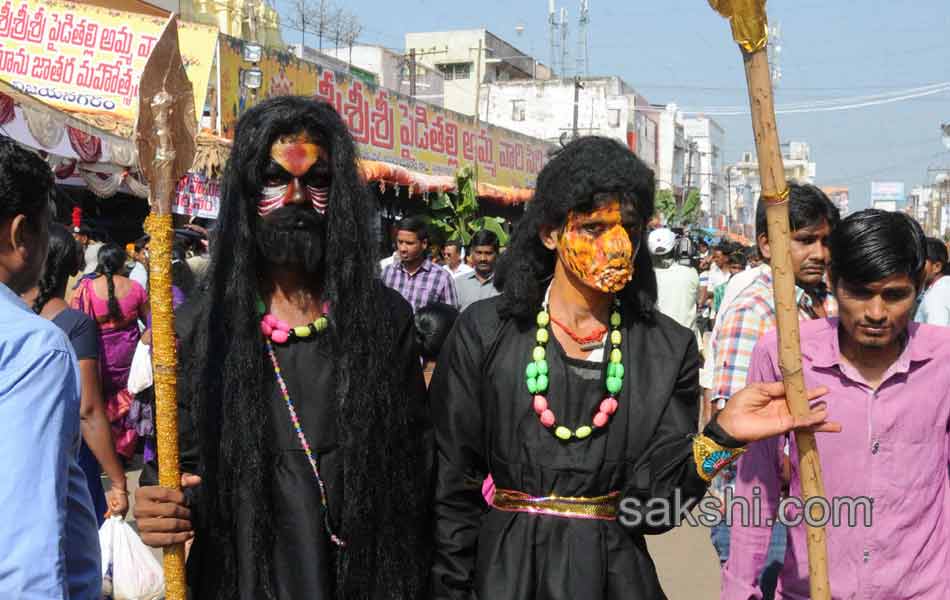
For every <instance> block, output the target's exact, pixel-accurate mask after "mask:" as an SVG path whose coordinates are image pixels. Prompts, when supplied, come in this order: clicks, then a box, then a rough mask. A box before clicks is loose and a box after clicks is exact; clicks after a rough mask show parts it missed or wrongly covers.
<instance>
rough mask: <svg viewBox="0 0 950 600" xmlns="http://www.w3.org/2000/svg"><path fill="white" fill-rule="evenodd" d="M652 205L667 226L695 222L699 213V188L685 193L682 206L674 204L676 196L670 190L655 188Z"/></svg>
mask: <svg viewBox="0 0 950 600" xmlns="http://www.w3.org/2000/svg"><path fill="white" fill-rule="evenodd" d="M654 205H655V206H656V211H657V212H658V213H659V214H660V215H661V216H662V217H663V220H664V221H665V222H666V224H667V226H669V227H677V226H681V225H689V224H691V223H695V222H696V220H697V219H698V218H699V213H700V196H699V190H690V191H689V193H688V194H686V200H685V201H684V202H683V206H681V207H677V206H676V197H675V196H674V195H673V191H672V190H657V192H656V196H655V201H654Z"/></svg>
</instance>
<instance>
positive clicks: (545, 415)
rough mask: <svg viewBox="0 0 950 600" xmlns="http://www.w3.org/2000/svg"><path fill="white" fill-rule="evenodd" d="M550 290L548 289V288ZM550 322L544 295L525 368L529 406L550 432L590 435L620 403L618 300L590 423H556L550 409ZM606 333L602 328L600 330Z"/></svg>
mask: <svg viewBox="0 0 950 600" xmlns="http://www.w3.org/2000/svg"><path fill="white" fill-rule="evenodd" d="M548 291H549V292H550V289H549V290H548ZM550 322H551V314H550V312H549V309H548V299H547V298H545V300H544V304H543V305H542V307H541V312H539V313H538V316H537V324H538V331H537V333H536V334H535V341H536V342H537V346H535V348H534V351H533V352H532V354H531V359H532V360H531V361H530V362H528V366H527V368H525V385H526V386H527V388H528V393H530V394H531V395H532V396H533V401H532V407H533V408H534V412H535V413H536V414H537V415H538V419H539V420H540V421H541V425H543V426H544V427H546V428H547V429H550V430H552V431H553V432H554V435H555V436H557V437H558V439H561V440H563V441H565V442H567V441H570V440H572V439H578V440H582V439H585V438H587V437H589V436H590V434H592V433H593V432H594V429H601V428H603V427H606V426H607V423H608V422H609V421H610V417H611V416H613V414H614V413H616V412H617V408H618V407H619V405H620V403H619V402H618V401H617V394H618V393H619V392H620V390H621V389H622V388H623V376H624V369H623V354H622V353H621V351H620V342H621V341H623V336H622V334H621V333H620V325H621V322H622V320H621V317H620V300H617V299H615V300H614V310H613V312H612V313H611V315H610V326H611V327H612V331H611V332H610V338H609V341H610V345H611V350H610V362H609V363H608V365H607V380H606V382H605V383H604V386H605V387H606V395H605V396H604V399H603V400H602V401H601V402H600V405H599V406H598V409H597V412H596V413H595V414H594V418H593V420H592V421H593V422H592V423H591V425H581V426H580V427H578V428H577V429H574V430H571V429H570V428H568V427H565V426H564V425H558V424H557V417H556V416H555V415H554V412H553V411H552V410H551V408H550V406H549V404H548V399H547V396H546V393H547V391H548V385H549V381H548V371H549V367H548V361H547V352H546V350H545V346H546V345H547V343H548V341H549V340H550V339H551V336H550V334H549V333H548V324H549V323H550ZM604 333H606V331H605V332H604Z"/></svg>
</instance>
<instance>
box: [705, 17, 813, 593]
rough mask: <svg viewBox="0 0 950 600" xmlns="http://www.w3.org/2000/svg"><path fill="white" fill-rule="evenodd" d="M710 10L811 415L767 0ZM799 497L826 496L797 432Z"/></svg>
mask: <svg viewBox="0 0 950 600" xmlns="http://www.w3.org/2000/svg"><path fill="white" fill-rule="evenodd" d="M709 4H710V6H712V7H713V9H715V10H716V11H717V12H719V14H721V15H722V16H724V17H726V18H727V19H729V23H730V25H731V26H732V36H733V38H734V39H735V41H736V43H737V44H739V47H740V48H741V50H742V59H743V62H744V63H745V73H746V81H747V82H748V85H749V104H750V106H751V109H752V130H753V133H754V134H755V149H756V153H757V155H758V159H759V176H760V178H761V180H762V199H763V200H764V201H765V202H766V203H767V208H766V214H767V218H768V232H769V246H771V249H772V258H771V264H772V273H773V276H774V288H775V314H776V320H777V324H778V343H779V366H780V367H781V369H782V379H783V381H784V383H785V398H786V401H787V403H788V409H789V412H791V413H792V414H793V415H796V416H799V417H805V416H807V415H808V414H809V405H808V396H807V393H806V390H805V378H804V375H803V373H802V353H801V340H800V337H799V329H798V306H797V305H796V302H795V276H794V271H793V269H792V257H791V254H790V252H789V250H790V244H791V236H790V233H789V232H790V230H791V227H790V225H789V219H788V186H787V185H786V182H785V167H784V165H783V163H782V152H781V150H780V147H779V137H778V128H777V126H776V122H775V103H774V98H773V94H772V79H771V73H770V71H769V62H768V54H767V52H766V48H767V46H768V35H769V34H768V19H767V17H766V14H765V0H709ZM795 441H796V443H797V445H798V461H799V473H800V476H801V484H802V495H803V496H804V500H805V501H807V500H808V499H809V498H813V497H816V496H818V497H824V495H825V487H824V484H823V483H822V479H821V463H820V461H819V460H818V446H817V445H816V443H815V434H814V433H812V432H809V431H796V432H795ZM806 526H807V527H808V573H809V583H810V586H811V598H812V599H813V600H830V599H831V587H830V585H829V583H828V548H827V543H826V540H825V529H824V527H812V526H811V525H806Z"/></svg>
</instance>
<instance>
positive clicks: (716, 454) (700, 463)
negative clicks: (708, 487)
mask: <svg viewBox="0 0 950 600" xmlns="http://www.w3.org/2000/svg"><path fill="white" fill-rule="evenodd" d="M745 451H746V448H729V447H727V446H723V445H721V444H717V443H716V442H714V441H713V440H712V439H711V438H709V437H707V436H705V435H703V434H699V435H696V436H693V460H694V461H695V462H696V472H697V473H699V476H700V477H701V478H702V479H703V481H705V482H707V483H708V482H710V481H712V480H713V477H715V476H716V473H718V472H719V471H721V470H722V469H723V467H726V466H728V465H730V464H732V463H734V462H736V461H737V460H739V457H740V456H742V454H744V453H745Z"/></svg>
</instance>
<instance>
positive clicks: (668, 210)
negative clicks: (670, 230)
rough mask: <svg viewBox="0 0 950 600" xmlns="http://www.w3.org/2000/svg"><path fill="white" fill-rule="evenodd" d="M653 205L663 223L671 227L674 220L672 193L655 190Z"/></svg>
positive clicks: (674, 204)
mask: <svg viewBox="0 0 950 600" xmlns="http://www.w3.org/2000/svg"><path fill="white" fill-rule="evenodd" d="M654 205H655V206H656V212H657V213H659V214H660V217H661V218H662V219H663V222H664V223H666V224H667V225H672V224H673V221H674V220H675V219H676V198H674V197H673V191H672V190H657V191H656V197H655V200H654Z"/></svg>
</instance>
